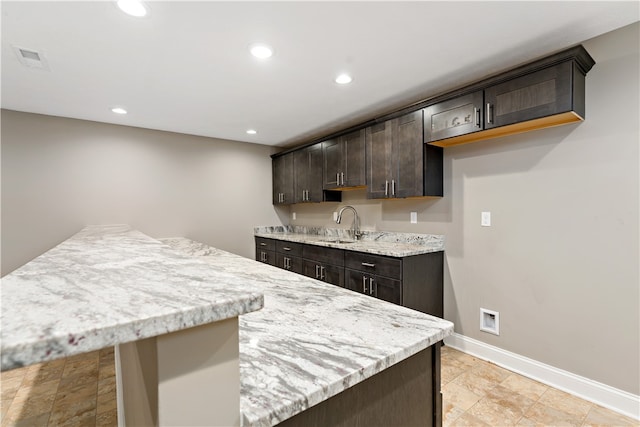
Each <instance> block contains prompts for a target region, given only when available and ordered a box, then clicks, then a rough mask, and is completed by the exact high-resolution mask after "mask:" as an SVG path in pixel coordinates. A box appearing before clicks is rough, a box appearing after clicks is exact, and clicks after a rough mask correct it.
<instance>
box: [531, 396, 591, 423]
mask: <svg viewBox="0 0 640 427" xmlns="http://www.w3.org/2000/svg"><path fill="white" fill-rule="evenodd" d="M539 402H540V403H542V404H543V405H546V406H549V407H551V408H554V409H558V410H559V411H562V412H566V413H567V414H571V415H573V416H574V417H576V418H578V419H580V420H581V421H582V420H584V418H585V417H586V416H587V413H588V412H589V409H591V406H593V404H592V403H590V402H587V401H585V400H582V399H580V398H579V397H576V396H573V395H571V394H569V393H565V392H564V391H560V390H557V389H554V388H549V389H548V390H547V391H545V392H544V394H543V395H542V396H540V399H539Z"/></svg>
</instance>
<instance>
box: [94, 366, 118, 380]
mask: <svg viewBox="0 0 640 427" xmlns="http://www.w3.org/2000/svg"><path fill="white" fill-rule="evenodd" d="M115 375H116V367H115V365H113V364H111V365H109V366H105V367H102V368H100V372H99V374H98V379H100V380H103V379H105V378H109V377H113V376H115Z"/></svg>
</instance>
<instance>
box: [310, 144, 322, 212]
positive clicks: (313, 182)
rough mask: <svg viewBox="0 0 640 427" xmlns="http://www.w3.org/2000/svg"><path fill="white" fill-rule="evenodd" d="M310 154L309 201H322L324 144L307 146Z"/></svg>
mask: <svg viewBox="0 0 640 427" xmlns="http://www.w3.org/2000/svg"><path fill="white" fill-rule="evenodd" d="M306 152H307V156H308V170H307V197H306V201H307V202H321V201H322V144H321V143H320V144H315V145H312V146H311V147H307V148H306Z"/></svg>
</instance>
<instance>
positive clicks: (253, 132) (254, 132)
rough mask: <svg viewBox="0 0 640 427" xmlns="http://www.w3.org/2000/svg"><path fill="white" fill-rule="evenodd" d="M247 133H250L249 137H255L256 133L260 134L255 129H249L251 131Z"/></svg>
mask: <svg viewBox="0 0 640 427" xmlns="http://www.w3.org/2000/svg"><path fill="white" fill-rule="evenodd" d="M247 133H248V134H249V135H255V134H256V133H258V132H257V131H255V130H253V129H249V130H248V131H247Z"/></svg>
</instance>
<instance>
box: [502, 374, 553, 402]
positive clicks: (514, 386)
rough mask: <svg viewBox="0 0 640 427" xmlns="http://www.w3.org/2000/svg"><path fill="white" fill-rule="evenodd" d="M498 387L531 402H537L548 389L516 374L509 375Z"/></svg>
mask: <svg viewBox="0 0 640 427" xmlns="http://www.w3.org/2000/svg"><path fill="white" fill-rule="evenodd" d="M500 385H501V386H503V387H506V388H508V389H509V390H511V391H514V392H516V393H518V394H521V395H523V396H526V397H528V398H529V399H533V400H538V399H539V398H540V396H542V395H543V394H544V392H545V391H547V389H548V387H547V386H546V385H544V384H541V383H539V382H537V381H534V380H531V379H529V378H526V377H523V376H522V375H518V374H511V375H509V376H508V377H507V378H506V379H505V380H504V381H502V382H501V383H500Z"/></svg>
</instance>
